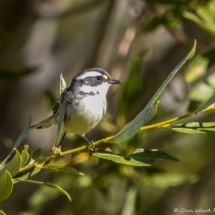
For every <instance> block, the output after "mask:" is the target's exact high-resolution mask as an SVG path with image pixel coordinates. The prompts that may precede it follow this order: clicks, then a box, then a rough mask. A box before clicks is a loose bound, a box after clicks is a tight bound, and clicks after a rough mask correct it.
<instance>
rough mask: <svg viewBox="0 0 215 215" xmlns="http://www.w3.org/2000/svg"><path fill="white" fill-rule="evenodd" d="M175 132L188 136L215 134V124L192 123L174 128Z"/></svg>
mask: <svg viewBox="0 0 215 215" xmlns="http://www.w3.org/2000/svg"><path fill="white" fill-rule="evenodd" d="M172 130H173V131H177V132H180V133H187V134H198V133H200V134H215V122H191V123H186V124H178V125H175V126H173V127H172Z"/></svg>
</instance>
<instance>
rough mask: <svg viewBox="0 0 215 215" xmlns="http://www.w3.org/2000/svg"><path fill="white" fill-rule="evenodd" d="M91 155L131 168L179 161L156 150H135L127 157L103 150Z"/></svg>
mask: <svg viewBox="0 0 215 215" xmlns="http://www.w3.org/2000/svg"><path fill="white" fill-rule="evenodd" d="M93 155H94V156H97V157H99V158H103V159H107V160H112V161H114V162H116V163H121V164H126V165H131V166H150V165H151V164H153V163H154V162H155V161H156V160H168V161H179V160H178V159H176V158H174V157H172V156H170V155H168V154H167V153H165V152H162V151H158V150H157V149H153V150H145V149H136V150H135V152H134V153H133V154H131V155H129V156H121V155H118V154H113V152H112V151H111V150H110V149H105V150H97V153H93Z"/></svg>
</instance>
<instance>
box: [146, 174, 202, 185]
mask: <svg viewBox="0 0 215 215" xmlns="http://www.w3.org/2000/svg"><path fill="white" fill-rule="evenodd" d="M146 180H147V184H149V185H152V186H156V187H160V188H168V187H173V186H179V185H183V184H187V183H195V182H197V181H198V176H197V175H194V174H193V175H191V174H190V175H189V174H178V173H156V174H153V175H152V177H151V178H147V179H146Z"/></svg>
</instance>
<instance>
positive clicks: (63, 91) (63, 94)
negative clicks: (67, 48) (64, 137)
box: [54, 74, 67, 146]
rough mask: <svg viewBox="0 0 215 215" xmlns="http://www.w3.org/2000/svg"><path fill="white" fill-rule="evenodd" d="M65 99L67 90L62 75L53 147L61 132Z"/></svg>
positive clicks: (58, 140)
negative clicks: (57, 120)
mask: <svg viewBox="0 0 215 215" xmlns="http://www.w3.org/2000/svg"><path fill="white" fill-rule="evenodd" d="M66 98H67V88H66V82H65V81H64V79H63V77H62V74H61V76H60V113H59V124H58V129H57V136H56V139H55V143H54V146H56V145H58V143H59V142H60V137H61V134H62V131H63V122H64V117H65V111H66Z"/></svg>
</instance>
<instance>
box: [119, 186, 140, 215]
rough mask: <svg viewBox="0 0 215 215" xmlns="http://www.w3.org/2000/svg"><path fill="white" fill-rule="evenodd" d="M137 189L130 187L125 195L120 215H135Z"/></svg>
mask: <svg viewBox="0 0 215 215" xmlns="http://www.w3.org/2000/svg"><path fill="white" fill-rule="evenodd" d="M137 193H138V189H137V188H136V187H130V188H129V190H128V191H127V194H126V201H125V206H124V208H123V211H122V215H132V214H135V209H136V205H135V203H136V199H137Z"/></svg>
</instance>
